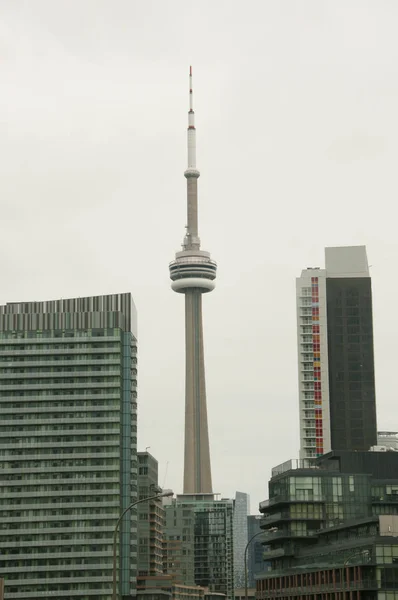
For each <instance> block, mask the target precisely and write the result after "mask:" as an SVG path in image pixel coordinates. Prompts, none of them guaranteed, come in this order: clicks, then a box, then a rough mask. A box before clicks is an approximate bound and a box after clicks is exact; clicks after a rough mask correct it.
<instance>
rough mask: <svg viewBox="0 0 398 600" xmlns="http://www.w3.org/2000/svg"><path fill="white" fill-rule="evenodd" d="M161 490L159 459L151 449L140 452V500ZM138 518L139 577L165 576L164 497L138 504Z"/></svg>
mask: <svg viewBox="0 0 398 600" xmlns="http://www.w3.org/2000/svg"><path fill="white" fill-rule="evenodd" d="M159 491H160V488H159V487H158V461H157V460H156V458H154V457H153V456H152V454H150V453H149V452H138V499H140V500H142V499H143V498H148V497H149V496H154V495H155V494H156V493H158V492H159ZM137 517H138V521H137V537H138V560H137V573H138V576H139V577H142V576H148V575H149V576H152V575H162V574H163V533H164V519H165V512H164V508H163V504H162V499H161V498H158V499H156V500H151V501H150V502H142V503H141V504H138V506H137Z"/></svg>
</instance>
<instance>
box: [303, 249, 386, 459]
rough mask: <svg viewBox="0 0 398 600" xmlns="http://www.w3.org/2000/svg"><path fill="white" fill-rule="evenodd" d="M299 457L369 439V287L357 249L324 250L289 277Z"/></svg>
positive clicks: (372, 417)
mask: <svg viewBox="0 0 398 600" xmlns="http://www.w3.org/2000/svg"><path fill="white" fill-rule="evenodd" d="M296 288H297V294H296V295H297V298H296V300H297V326H298V364H299V369H298V371H299V411H300V456H301V458H312V457H317V456H321V455H322V454H325V453H326V452H329V451H331V450H357V451H366V450H369V448H370V447H371V446H374V445H376V444H377V425H376V393H375V372H374V353H373V314H372V287H371V279H370V275H369V267H368V261H367V256H366V249H365V246H348V247H337V248H326V249H325V269H320V268H314V267H308V268H307V269H305V270H303V271H302V273H301V277H299V278H298V279H297V285H296Z"/></svg>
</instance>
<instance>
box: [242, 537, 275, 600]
mask: <svg viewBox="0 0 398 600" xmlns="http://www.w3.org/2000/svg"><path fill="white" fill-rule="evenodd" d="M275 531H278V528H277V527H271V528H270V529H268V530H267V531H257V533H255V534H254V535H253V536H252V537H251V538H250V540H249V541H248V542H247V544H246V548H245V555H244V556H245V558H244V561H245V600H248V599H249V594H248V590H247V588H248V586H247V550H248V548H249V546H250V544H251V542H252V541H253V540H254V538H256V537H257V536H258V535H267V533H274V532H275Z"/></svg>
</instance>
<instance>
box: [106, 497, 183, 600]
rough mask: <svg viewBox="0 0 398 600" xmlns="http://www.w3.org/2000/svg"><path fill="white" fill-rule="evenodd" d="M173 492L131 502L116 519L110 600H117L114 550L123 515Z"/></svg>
mask: <svg viewBox="0 0 398 600" xmlns="http://www.w3.org/2000/svg"><path fill="white" fill-rule="evenodd" d="M173 495H174V492H173V491H172V490H163V492H160V493H159V494H155V495H154V496H148V498H141V500H136V501H135V502H133V503H132V504H130V506H128V507H127V508H126V509H125V510H124V511H123V512H122V514H121V515H120V517H119V518H118V520H117V522H116V525H115V530H114V532H113V592H112V600H117V593H116V588H117V564H116V563H117V560H116V548H117V544H116V541H117V532H118V529H119V525H120V523H121V521H122V519H123V517H124V515H125V514H126V513H128V512H129V510H131V509H132V508H134V506H136V505H137V504H140V503H141V502H149V501H150V500H157V499H158V498H166V497H168V496H173Z"/></svg>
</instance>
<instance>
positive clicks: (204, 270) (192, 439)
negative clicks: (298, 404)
mask: <svg viewBox="0 0 398 600" xmlns="http://www.w3.org/2000/svg"><path fill="white" fill-rule="evenodd" d="M184 175H185V177H186V180H187V225H186V234H185V237H184V240H183V244H182V250H181V251H180V252H177V253H176V257H175V260H173V261H172V262H171V263H170V265H169V268H170V279H171V287H172V289H173V290H174V291H175V292H179V293H181V294H185V365H186V371H185V442H184V494H212V493H213V490H212V481H211V465H210V449H209V434H208V424H207V405H206V384H205V369H204V351H203V326H202V294H204V293H207V292H211V291H212V290H213V289H214V287H215V279H216V272H217V264H216V263H215V262H214V260H211V258H210V253H209V252H205V251H204V250H201V249H200V238H199V233H198V179H199V176H200V173H199V171H198V170H197V168H196V129H195V113H194V110H193V94H192V67H191V68H190V72H189V112H188V167H187V169H186V171H185V173H184Z"/></svg>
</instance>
